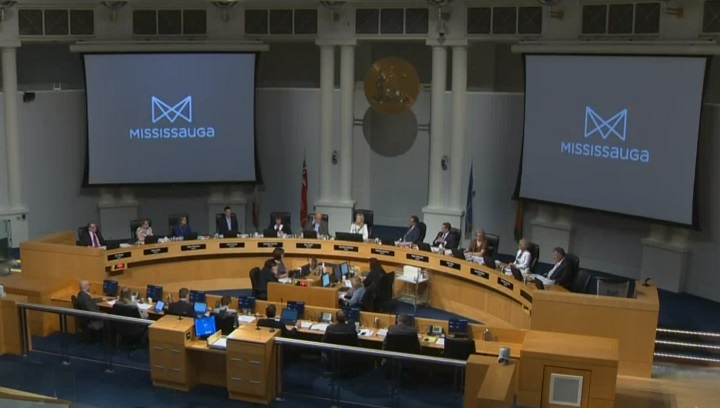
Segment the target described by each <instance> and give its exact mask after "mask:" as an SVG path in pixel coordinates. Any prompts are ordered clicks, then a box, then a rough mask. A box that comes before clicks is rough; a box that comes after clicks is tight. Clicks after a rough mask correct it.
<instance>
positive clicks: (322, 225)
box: [310, 220, 329, 235]
mask: <svg viewBox="0 0 720 408" xmlns="http://www.w3.org/2000/svg"><path fill="white" fill-rule="evenodd" d="M310 230H312V231H315V220H313V221H312V222H311V223H310ZM318 234H320V235H329V233H328V223H327V221H320V228H319V230H318Z"/></svg>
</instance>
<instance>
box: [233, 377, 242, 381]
mask: <svg viewBox="0 0 720 408" xmlns="http://www.w3.org/2000/svg"><path fill="white" fill-rule="evenodd" d="M230 379H231V380H232V381H242V380H243V379H242V378H238V377H230Z"/></svg>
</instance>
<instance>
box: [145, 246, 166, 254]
mask: <svg viewBox="0 0 720 408" xmlns="http://www.w3.org/2000/svg"><path fill="white" fill-rule="evenodd" d="M167 252H168V247H160V248H149V249H143V255H158V254H166V253H167Z"/></svg>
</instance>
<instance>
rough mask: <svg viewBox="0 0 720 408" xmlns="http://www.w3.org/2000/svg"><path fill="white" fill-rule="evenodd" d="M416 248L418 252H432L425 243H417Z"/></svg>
mask: <svg viewBox="0 0 720 408" xmlns="http://www.w3.org/2000/svg"><path fill="white" fill-rule="evenodd" d="M417 246H418V250H420V251H425V252H432V248H431V247H430V244H428V243H427V242H418V244H417Z"/></svg>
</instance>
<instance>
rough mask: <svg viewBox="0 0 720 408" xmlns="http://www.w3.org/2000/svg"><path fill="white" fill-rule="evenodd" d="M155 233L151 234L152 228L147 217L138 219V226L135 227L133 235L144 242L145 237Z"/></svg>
mask: <svg viewBox="0 0 720 408" xmlns="http://www.w3.org/2000/svg"><path fill="white" fill-rule="evenodd" d="M153 235H155V234H153V229H152V227H151V226H150V220H148V219H147V218H143V219H142V221H140V226H139V227H137V228H136V229H135V237H136V238H137V240H138V241H140V242H145V237H151V236H153Z"/></svg>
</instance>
